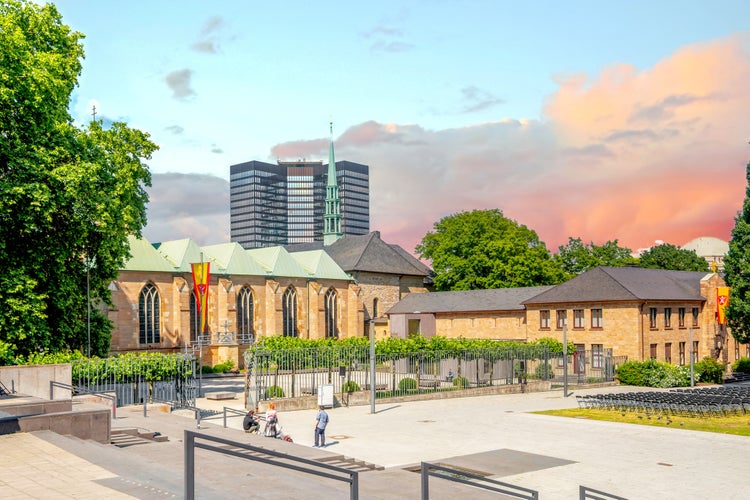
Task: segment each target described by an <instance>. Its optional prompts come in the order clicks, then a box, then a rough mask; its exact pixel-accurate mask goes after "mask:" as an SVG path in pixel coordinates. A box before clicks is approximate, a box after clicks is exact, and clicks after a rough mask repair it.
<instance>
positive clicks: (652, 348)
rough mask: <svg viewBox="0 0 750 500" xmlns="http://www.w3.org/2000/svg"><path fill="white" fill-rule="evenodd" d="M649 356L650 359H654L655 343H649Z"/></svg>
mask: <svg viewBox="0 0 750 500" xmlns="http://www.w3.org/2000/svg"><path fill="white" fill-rule="evenodd" d="M649 356H650V357H651V359H656V344H651V346H650V349H649Z"/></svg>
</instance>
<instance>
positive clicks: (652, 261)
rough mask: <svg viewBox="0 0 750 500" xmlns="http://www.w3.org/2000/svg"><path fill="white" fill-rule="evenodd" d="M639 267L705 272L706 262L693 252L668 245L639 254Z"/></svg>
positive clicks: (706, 269)
mask: <svg viewBox="0 0 750 500" xmlns="http://www.w3.org/2000/svg"><path fill="white" fill-rule="evenodd" d="M640 265H641V267H646V268H649V269H672V270H674V271H706V272H708V262H707V261H706V259H704V258H702V257H698V254H696V253H695V250H685V249H684V248H679V247H676V246H674V245H671V244H669V243H664V244H662V245H657V246H655V247H651V248H649V249H648V250H646V251H645V252H643V253H642V254H641V259H640Z"/></svg>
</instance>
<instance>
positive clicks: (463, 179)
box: [55, 0, 750, 251]
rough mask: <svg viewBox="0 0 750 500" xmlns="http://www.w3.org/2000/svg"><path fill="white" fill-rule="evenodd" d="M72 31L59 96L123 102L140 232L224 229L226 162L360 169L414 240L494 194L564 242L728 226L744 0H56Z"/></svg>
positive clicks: (375, 197)
mask: <svg viewBox="0 0 750 500" xmlns="http://www.w3.org/2000/svg"><path fill="white" fill-rule="evenodd" d="M55 5H56V6H57V8H58V10H59V11H60V13H61V14H62V17H63V22H64V23H66V24H67V25H69V26H70V27H71V28H72V29H74V30H76V31H79V32H81V33H83V34H85V35H86V38H85V39H84V40H83V44H84V48H85V53H86V58H85V60H84V62H83V71H82V74H81V76H80V79H79V86H78V87H77V89H76V90H75V91H74V94H73V96H72V100H71V104H70V111H71V114H72V116H73V118H74V120H75V121H76V123H78V124H80V125H83V124H85V123H86V122H87V121H89V120H91V118H92V106H96V118H97V119H101V120H103V121H104V122H105V125H106V124H107V123H109V122H111V121H124V122H126V123H127V124H128V125H129V126H131V127H134V128H137V129H140V130H142V131H145V132H147V133H149V134H150V135H151V138H152V140H153V141H154V142H156V143H157V144H158V145H159V148H160V149H159V151H158V152H156V153H155V154H154V155H153V157H152V158H151V159H150V160H148V161H147V163H148V165H149V167H150V169H151V172H152V174H153V181H152V184H153V185H152V187H150V188H149V189H148V191H149V195H150V198H151V201H150V203H149V205H148V225H147V226H146V228H145V229H144V232H143V234H144V236H145V237H146V238H147V239H148V240H149V241H152V242H157V241H167V240H172V239H180V238H188V237H189V238H192V239H193V240H195V241H196V242H197V243H198V244H200V245H209V244H217V243H222V242H226V241H229V238H230V234H229V167H230V165H233V164H237V163H242V162H245V161H250V160H261V161H268V162H275V161H277V160H296V159H301V158H304V159H307V160H322V161H323V162H324V163H327V152H328V141H329V138H330V134H329V121H333V140H334V143H335V149H336V159H337V160H349V161H354V162H358V163H364V164H367V165H369V166H370V219H371V220H370V226H371V230H379V231H380V232H381V237H382V238H383V239H384V240H385V241H388V242H389V243H397V244H399V245H401V246H402V247H403V248H405V249H406V250H408V251H414V247H415V246H416V245H417V244H418V243H419V242H420V241H421V239H422V237H423V236H424V235H425V234H427V233H428V232H429V231H431V230H433V224H434V223H436V222H437V221H439V220H440V219H441V218H443V217H445V216H448V215H451V214H454V213H457V212H461V211H470V210H474V209H492V208H498V209H500V210H502V211H503V213H504V215H505V216H507V217H509V218H511V219H513V220H516V221H517V222H518V223H519V224H523V225H525V226H527V227H529V228H531V229H533V230H535V231H536V232H537V234H538V235H539V237H540V239H541V240H542V241H544V242H545V243H546V245H547V248H548V249H550V250H551V251H557V248H558V246H560V245H563V244H565V243H566V242H567V241H568V238H569V237H573V238H581V239H582V240H583V241H584V242H593V243H595V244H603V243H604V242H606V241H609V240H615V239H616V240H618V242H619V244H620V245H621V246H625V247H628V248H631V249H633V250H635V249H638V248H644V247H648V246H651V245H652V244H654V241H656V240H661V241H664V242H667V243H672V244H675V245H678V246H680V245H683V244H685V243H686V242H688V241H690V240H692V239H694V238H696V237H700V236H713V237H717V238H721V239H724V240H728V239H729V238H730V233H731V229H732V228H733V227H734V218H735V216H736V214H737V212H738V210H740V209H741V207H742V201H743V199H744V196H745V189H746V186H747V182H746V165H747V163H748V161H749V160H750V146H749V145H748V141H749V140H750V113H749V112H748V111H750V84H748V82H750V31H749V30H748V25H747V19H748V18H749V17H750V4H748V2H747V1H746V0H736V1H735V0H713V1H696V0H681V1H671V0H660V1H658V2H654V1H653V0H650V1H640V0H635V1H628V2H601V1H588V0H586V1H584V0H570V1H565V2H553V1H540V0H530V1H524V2H521V1H505V0H476V1H472V0H465V1H458V0H433V1H429V2H428V1H423V2H404V1H401V2H398V1H389V0H384V1H379V2H351V1H322V2H308V1H297V0H288V1H284V2H259V1H247V0H246V1H222V2H206V1H205V0H201V1H193V0H183V1H180V2H169V1H166V0H165V1H141V0H131V1H128V2H114V1H109V0H100V1H97V2H81V1H80V0H62V1H59V2H56V3H55Z"/></svg>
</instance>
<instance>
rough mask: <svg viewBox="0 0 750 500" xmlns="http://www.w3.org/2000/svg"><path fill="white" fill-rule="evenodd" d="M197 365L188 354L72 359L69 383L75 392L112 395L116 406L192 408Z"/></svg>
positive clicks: (196, 384)
mask: <svg viewBox="0 0 750 500" xmlns="http://www.w3.org/2000/svg"><path fill="white" fill-rule="evenodd" d="M196 365H197V363H196V360H195V358H194V357H192V356H190V355H182V354H175V355H171V356H162V357H158V358H157V357H149V356H128V357H115V358H107V359H91V360H88V359H86V360H76V361H73V363H72V383H73V386H74V388H75V392H76V393H80V394H83V393H114V394H115V396H116V398H117V399H116V400H117V406H127V405H133V404H142V403H144V402H152V401H154V402H156V401H159V402H168V403H169V404H171V405H172V407H173V408H175V409H176V408H188V407H193V406H195V399H196V397H197V395H198V382H197V380H196V378H195V373H196V371H197V366H196Z"/></svg>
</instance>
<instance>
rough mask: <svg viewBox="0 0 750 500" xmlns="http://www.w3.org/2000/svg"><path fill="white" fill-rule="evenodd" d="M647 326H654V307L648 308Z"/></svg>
mask: <svg viewBox="0 0 750 500" xmlns="http://www.w3.org/2000/svg"><path fill="white" fill-rule="evenodd" d="M648 326H649V328H656V308H655V307H651V308H649V310H648Z"/></svg>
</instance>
